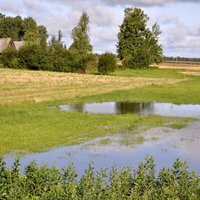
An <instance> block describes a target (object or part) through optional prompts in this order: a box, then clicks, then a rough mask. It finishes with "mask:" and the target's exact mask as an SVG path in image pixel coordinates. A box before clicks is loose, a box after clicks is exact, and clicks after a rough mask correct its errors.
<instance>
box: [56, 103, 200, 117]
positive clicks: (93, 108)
mask: <svg viewBox="0 0 200 200" xmlns="http://www.w3.org/2000/svg"><path fill="white" fill-rule="evenodd" d="M59 109H61V110H62V111H70V112H83V113H92V114H141V115H145V116H149V115H160V116H172V117H200V105H192V104H188V105H186V104H181V105H177V104H171V103H153V102H103V103H83V104H76V105H60V106H59Z"/></svg>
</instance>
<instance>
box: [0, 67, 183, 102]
mask: <svg viewBox="0 0 200 200" xmlns="http://www.w3.org/2000/svg"><path fill="white" fill-rule="evenodd" d="M183 80H184V79H181V80H180V79H165V78H162V79H161V78H135V77H129V78H127V77H114V76H98V75H82V74H72V73H56V72H41V71H27V70H10V69H0V105H8V104H17V103H22V102H40V101H47V100H56V99H64V98H74V97H81V96H88V95H92V94H102V93H107V92H112V91H116V90H128V89H132V88H137V87H144V86H148V85H162V84H174V83H178V82H181V81H183Z"/></svg>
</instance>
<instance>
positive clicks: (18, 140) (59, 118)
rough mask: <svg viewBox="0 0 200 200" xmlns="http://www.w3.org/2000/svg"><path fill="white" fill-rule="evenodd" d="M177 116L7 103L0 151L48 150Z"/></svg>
mask: <svg viewBox="0 0 200 200" xmlns="http://www.w3.org/2000/svg"><path fill="white" fill-rule="evenodd" d="M174 120H178V119H176V118H165V117H159V116H151V117H144V116H140V115H132V114H127V115H93V114H83V113H78V112H77V113H76V112H74V113H71V112H63V111H59V110H57V109H51V108H49V107H48V105H46V104H45V103H40V104H39V103H38V104H27V105H20V106H12V107H4V108H1V110H0V122H1V129H0V137H1V140H0V153H1V154H4V153H8V152H11V151H14V150H17V151H24V150H26V151H30V152H37V151H45V150H47V149H48V148H51V147H55V146H60V145H73V144H80V143H82V142H85V141H87V140H90V139H94V138H96V137H104V136H106V135H112V134H115V133H122V134H123V133H130V134H134V133H135V132H136V131H137V130H138V128H139V127H145V128H146V129H148V128H151V127H155V126H164V125H165V124H169V123H172V122H173V121H174Z"/></svg>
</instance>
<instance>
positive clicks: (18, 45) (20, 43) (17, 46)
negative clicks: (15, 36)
mask: <svg viewBox="0 0 200 200" xmlns="http://www.w3.org/2000/svg"><path fill="white" fill-rule="evenodd" d="M13 43H14V45H15V48H16V49H17V50H19V48H20V47H21V46H23V44H24V42H23V41H13Z"/></svg>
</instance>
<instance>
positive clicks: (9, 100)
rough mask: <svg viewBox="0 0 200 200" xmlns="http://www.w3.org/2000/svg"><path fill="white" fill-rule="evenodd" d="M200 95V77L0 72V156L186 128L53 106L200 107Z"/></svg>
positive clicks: (149, 73)
mask: <svg viewBox="0 0 200 200" xmlns="http://www.w3.org/2000/svg"><path fill="white" fill-rule="evenodd" d="M126 73H127V74H126ZM127 76H130V77H127ZM159 77H161V78H159ZM199 91H200V77H198V76H191V75H187V74H181V73H179V71H177V70H159V69H149V70H141V71H138V70H136V71H129V72H128V70H126V71H117V72H116V73H115V74H114V76H95V75H80V74H66V73H55V72H36V71H25V70H9V69H0V123H1V128H0V138H1V140H0V154H5V153H9V152H11V151H13V150H16V151H24V150H26V151H30V152H37V151H45V150H47V149H48V148H52V147H56V146H60V145H73V144H80V143H82V142H84V141H87V140H90V139H93V138H96V137H105V136H107V135H108V134H109V135H110V134H114V133H124V132H126V133H127V131H130V132H132V133H133V132H135V130H136V129H138V127H145V128H151V127H155V126H166V124H169V123H171V124H173V122H175V123H174V124H182V123H181V121H178V122H177V120H178V119H176V118H165V117H159V116H152V117H144V116H139V115H92V114H83V113H70V112H61V111H59V110H57V109H50V108H49V106H55V105H60V104H69V103H79V102H94V101H95V102H97V101H98V102H100V101H159V102H174V103H196V104H199V103H200V93H199ZM106 142H108V141H104V142H103V143H106Z"/></svg>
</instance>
